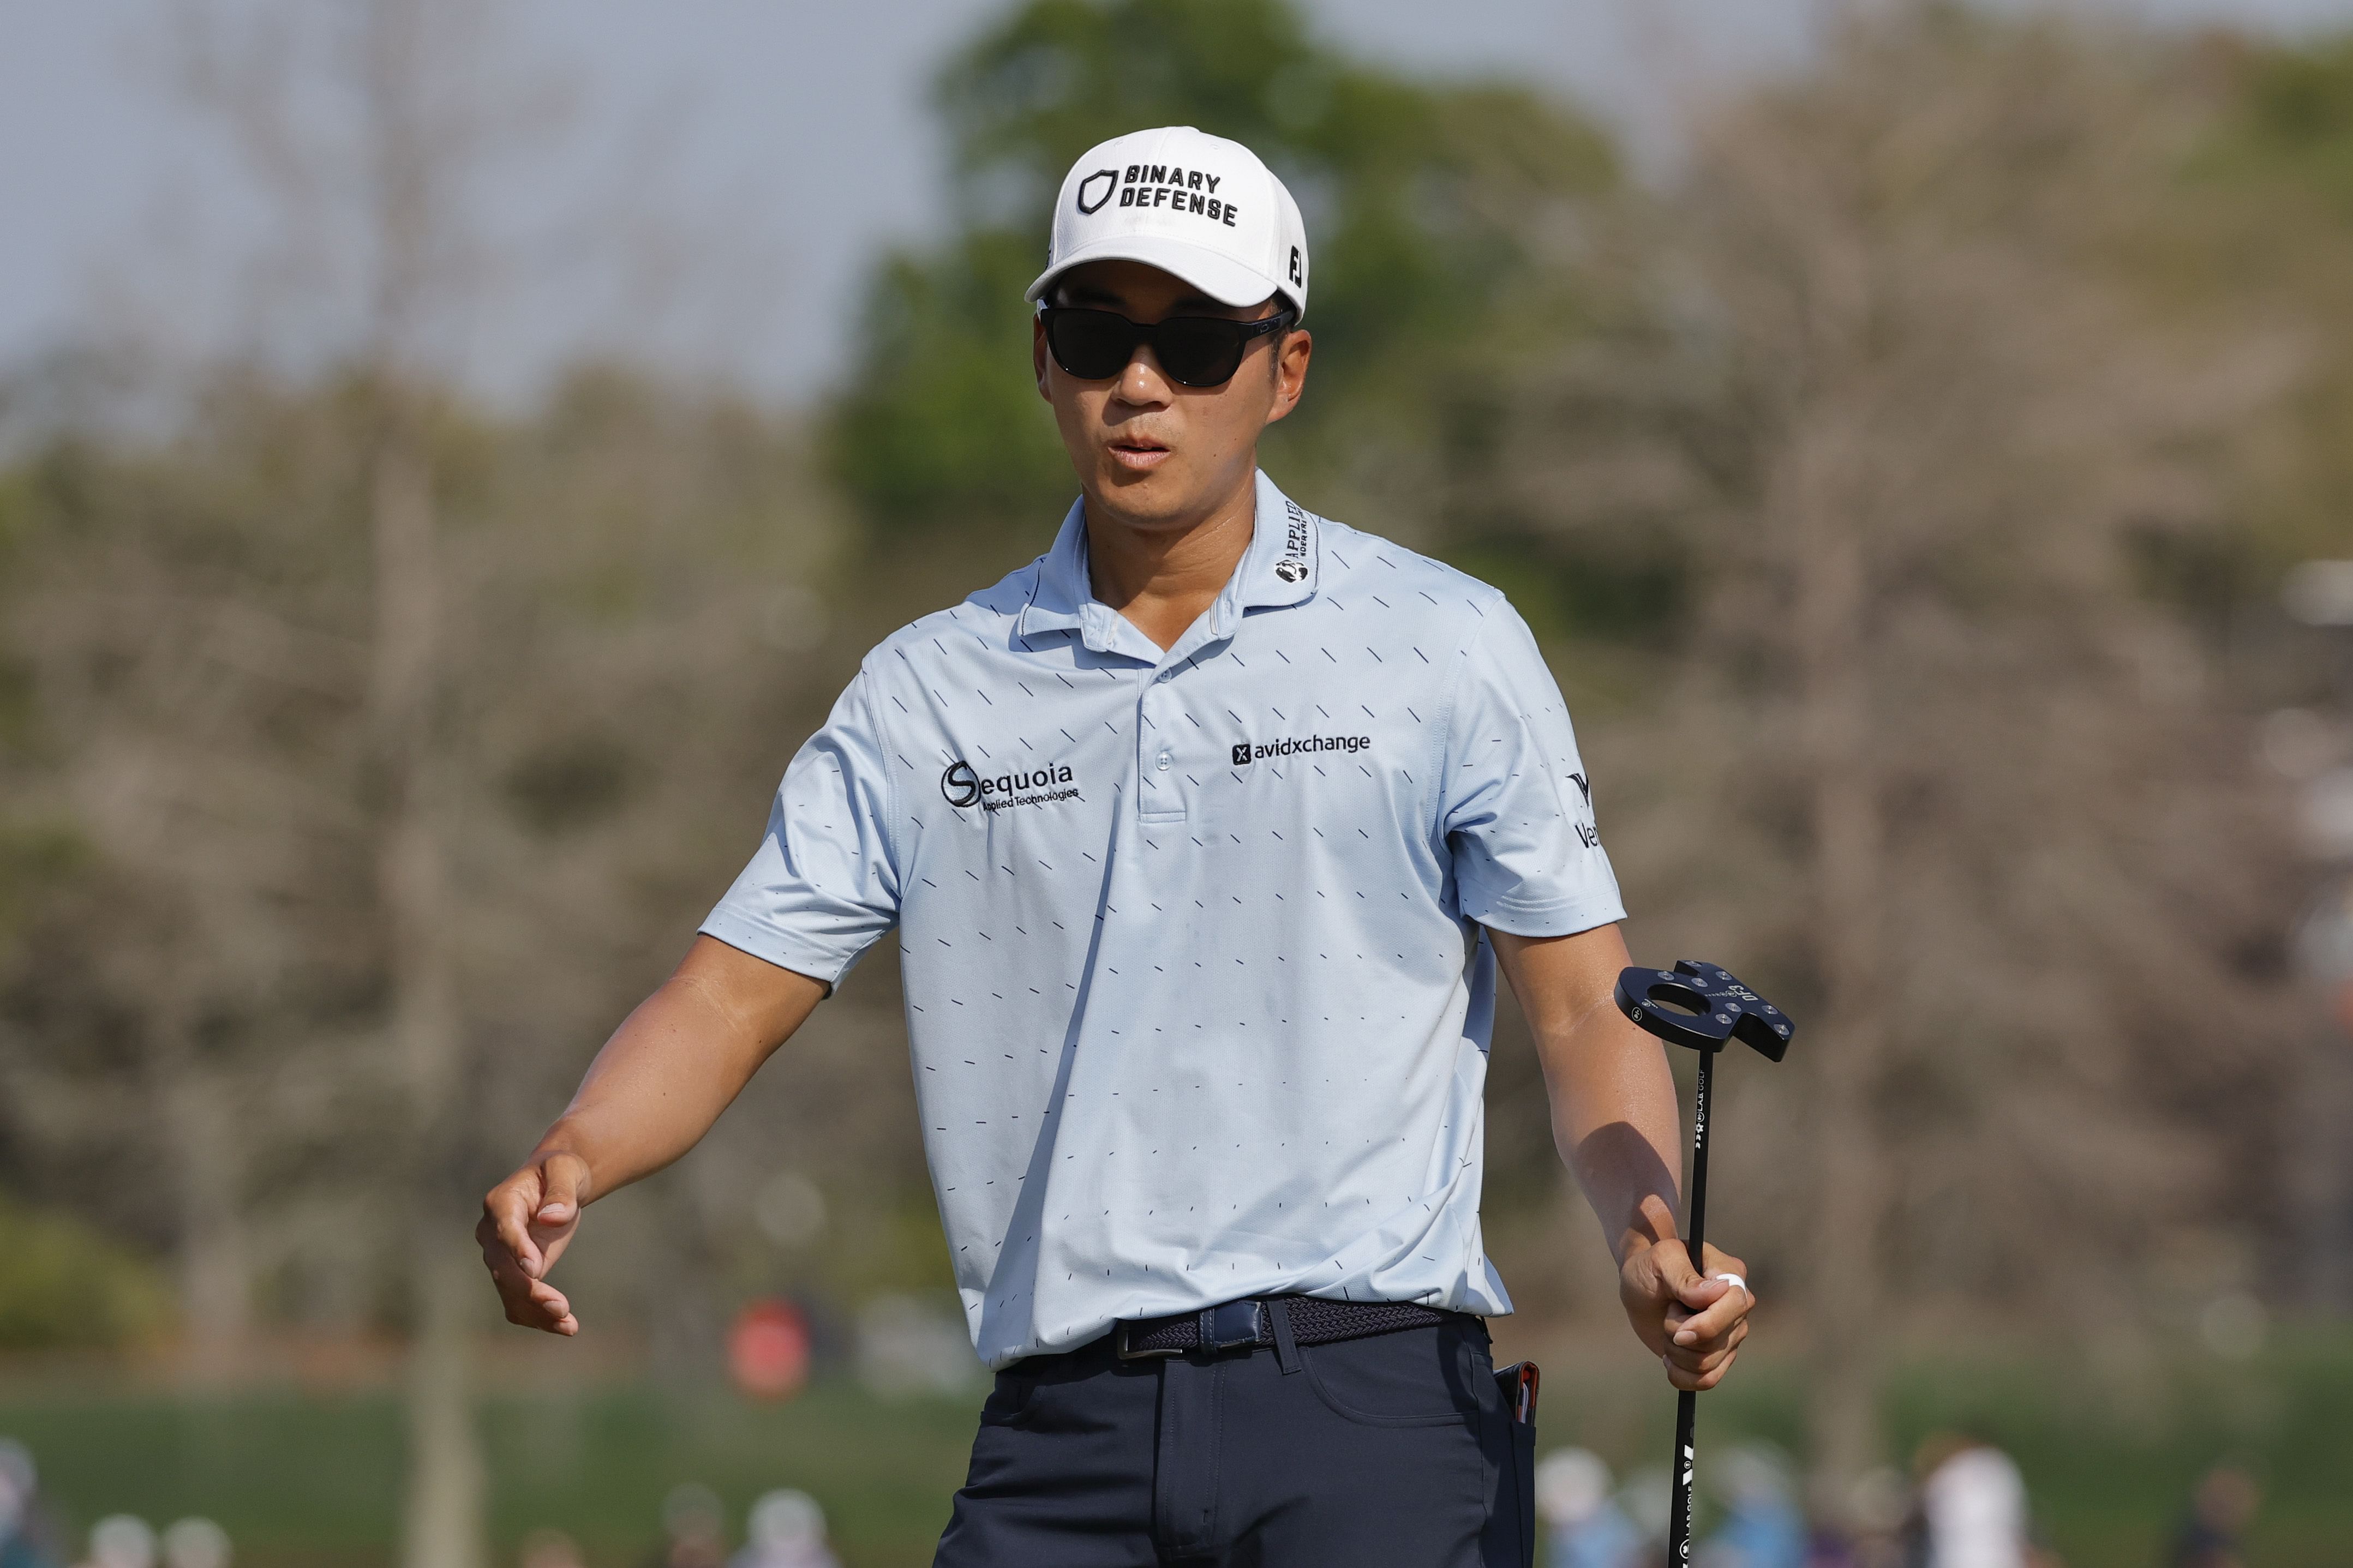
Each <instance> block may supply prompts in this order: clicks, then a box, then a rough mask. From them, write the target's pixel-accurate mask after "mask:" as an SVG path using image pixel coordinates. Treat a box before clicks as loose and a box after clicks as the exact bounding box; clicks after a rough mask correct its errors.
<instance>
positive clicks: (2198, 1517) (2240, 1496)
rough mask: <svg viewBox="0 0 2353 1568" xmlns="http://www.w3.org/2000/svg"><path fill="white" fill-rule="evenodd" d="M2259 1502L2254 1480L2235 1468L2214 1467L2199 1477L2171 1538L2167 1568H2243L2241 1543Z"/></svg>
mask: <svg viewBox="0 0 2353 1568" xmlns="http://www.w3.org/2000/svg"><path fill="white" fill-rule="evenodd" d="M2262 1502H2263V1489H2262V1488H2260V1487H2258V1486H2257V1485H2256V1484H2255V1479H2254V1477H2253V1476H2251V1475H2249V1474H2247V1472H2246V1471H2244V1470H2242V1469H2239V1468H2236V1467H2235V1466H2231V1465H2217V1466H2215V1467H2214V1468H2212V1469H2211V1470H2209V1471H2207V1472H2206V1473H2205V1474H2204V1475H2203V1476H2201V1477H2200V1478H2199V1480H2198V1486H2197V1489H2196V1490H2194V1491H2192V1492H2191V1493H2190V1495H2189V1518H2188V1519H2186V1520H2184V1521H2182V1523H2181V1533H2180V1534H2179V1535H2178V1536H2176V1537H2175V1538H2174V1542H2173V1555H2172V1556H2171V1557H2170V1558H2169V1559H2168V1563H2169V1564H2170V1568H2245V1562H2246V1559H2245V1558H2244V1556H2242V1553H2241V1551H2240V1546H2241V1542H2242V1538H2243V1537H2244V1536H2245V1534H2246V1530H2247V1525H2248V1522H2249V1521H2252V1520H2253V1518H2254V1517H2255V1510H2256V1508H2257V1507H2258V1506H2260V1505H2261V1503H2262Z"/></svg>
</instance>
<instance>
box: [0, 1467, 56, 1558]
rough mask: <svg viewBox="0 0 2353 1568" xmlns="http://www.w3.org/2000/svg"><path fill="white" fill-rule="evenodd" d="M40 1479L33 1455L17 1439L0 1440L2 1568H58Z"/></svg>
mask: <svg viewBox="0 0 2353 1568" xmlns="http://www.w3.org/2000/svg"><path fill="white" fill-rule="evenodd" d="M39 1479H40V1471H39V1470H38V1468H36V1467H35V1465H34V1464H33V1451H32V1450H31V1449H29V1448H27V1447H25V1445H24V1444H22V1443H19V1442H17V1441H16V1439H15V1438H14V1437H0V1568H55V1565H56V1563H57V1561H58V1559H57V1555H56V1553H54V1552H51V1551H50V1550H49V1549H48V1539H49V1538H48V1535H47V1531H45V1530H43V1529H42V1521H41V1514H40V1506H39V1502H40V1500H39V1498H38V1497H37V1486H38V1482H39Z"/></svg>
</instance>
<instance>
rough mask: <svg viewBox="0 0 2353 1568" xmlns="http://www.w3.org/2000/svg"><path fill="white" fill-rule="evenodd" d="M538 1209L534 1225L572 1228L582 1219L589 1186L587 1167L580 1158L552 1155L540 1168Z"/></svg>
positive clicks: (571, 1155) (534, 1215)
mask: <svg viewBox="0 0 2353 1568" xmlns="http://www.w3.org/2000/svg"><path fill="white" fill-rule="evenodd" d="M539 1181H540V1197H539V1207H538V1208H536V1209H535V1210H533V1212H532V1216H531V1217H532V1223H533V1224H534V1225H549V1226H555V1225H569V1224H571V1223H572V1222H573V1221H574V1220H575V1219H578V1218H579V1217H580V1205H581V1203H582V1201H583V1199H584V1196H585V1189H586V1187H587V1185H588V1163H587V1162H586V1161H585V1160H583V1159H582V1158H580V1156H579V1155H577V1154H565V1153H558V1154H550V1155H549V1156H548V1157H547V1158H546V1160H545V1161H543V1163H541V1165H540V1176H539Z"/></svg>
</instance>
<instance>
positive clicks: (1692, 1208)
mask: <svg viewBox="0 0 2353 1568" xmlns="http://www.w3.org/2000/svg"><path fill="white" fill-rule="evenodd" d="M1714 1087H1715V1052H1714V1051H1710V1050H1703V1051H1701V1052H1700V1054H1699V1089H1698V1090H1697V1092H1696V1093H1695V1094H1694V1096H1693V1098H1692V1171H1691V1188H1690V1193H1689V1196H1688V1197H1687V1198H1686V1200H1685V1202H1684V1205H1683V1207H1684V1210H1685V1215H1684V1219H1683V1248H1684V1250H1685V1251H1687V1252H1689V1253H1690V1254H1691V1260H1692V1267H1693V1268H1694V1269H1698V1270H1700V1271H1702V1273H1703V1274H1704V1271H1705V1270H1706V1268H1707V1264H1706V1261H1705V1253H1704V1250H1703V1247H1702V1245H1701V1242H1702V1238H1703V1237H1704V1236H1705V1234H1706V1231H1707V1123H1708V1096H1709V1092H1710V1091H1711V1090H1712V1089H1714ZM1698 1425H1699V1395H1698V1394H1696V1393H1694V1391H1692V1390H1690V1389H1685V1390H1683V1392H1681V1393H1680V1394H1676V1395H1675V1468H1674V1475H1675V1496H1674V1503H1673V1508H1672V1511H1671V1512H1670V1513H1669V1515H1668V1517H1667V1561H1668V1562H1669V1563H1672V1564H1673V1565H1674V1568H1689V1564H1690V1563H1691V1537H1692V1466H1693V1454H1692V1447H1693V1439H1694V1434H1695V1429H1696V1428H1697V1426H1698Z"/></svg>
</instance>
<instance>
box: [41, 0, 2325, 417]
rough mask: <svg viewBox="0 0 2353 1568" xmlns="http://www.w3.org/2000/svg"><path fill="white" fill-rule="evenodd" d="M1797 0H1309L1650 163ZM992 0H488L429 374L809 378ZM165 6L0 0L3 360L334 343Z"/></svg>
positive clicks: (1375, 46)
mask: <svg viewBox="0 0 2353 1568" xmlns="http://www.w3.org/2000/svg"><path fill="white" fill-rule="evenodd" d="M206 3H207V4H208V5H210V6H211V7H212V8H213V9H214V10H215V11H216V12H219V13H221V14H224V15H230V16H235V15H236V14H237V13H238V12H240V11H244V12H253V11H255V10H256V9H257V8H258V7H261V6H265V5H269V4H272V3H273V0H206ZM274 3H277V4H280V5H283V4H286V3H288V0H274ZM1822 3H1823V0H1449V3H1448V4H1446V5H1431V4H1430V3H1429V0H1303V4H1304V8H1305V10H1306V11H1307V13H1308V14H1309V16H1310V17H1311V19H1312V23H1313V25H1314V26H1315V27H1316V28H1317V29H1318V30H1319V31H1320V32H1321V33H1322V34H1323V35H1324V37H1325V38H1327V39H1328V40H1330V41H1332V42H1334V43H1335V44H1337V45H1339V46H1341V47H1344V48H1345V49H1347V50H1349V51H1351V52H1354V53H1356V54H1358V55H1361V56H1364V57H1366V58H1371V59H1374V60H1377V61H1384V62H1388V63H1391V64H1400V65H1405V66H1408V67H1409V68H1414V69H1417V70H1422V71H1430V72H1438V73H1443V74H1449V75H1471V74H1502V75H1507V76H1515V77H1520V78H1523V79H1534V80H1535V81H1537V82H1539V83H1540V84H1542V85H1545V86H1546V87H1548V88H1550V89H1555V90H1556V91H1559V92H1561V93H1563V94H1565V95H1567V96H1568V97H1570V98H1572V99H1573V100H1576V101H1577V102H1579V103H1581V104H1583V105H1584V106H1586V107H1587V108H1588V109H1589V110H1591V111H1592V112H1594V113H1596V114H1597V115H1599V117H1600V118H1602V119H1603V120H1605V121H1608V122H1609V123H1610V124H1611V125H1613V126H1614V127H1615V128H1617V129H1618V130H1619V132H1620V133H1621V135H1622V136H1624V137H1625V138H1626V139H1627V140H1628V141H1629V142H1630V143H1631V144H1632V145H1633V146H1634V147H1635V149H1636V151H1637V154H1638V157H1639V158H1641V159H1642V160H1645V161H1648V162H1650V163H1653V164H1657V163H1663V162H1665V161H1667V160H1669V159H1671V157H1672V126H1673V123H1674V121H1675V120H1676V117H1677V115H1678V113H1679V111H1680V110H1679V107H1678V106H1680V105H1684V104H1688V103H1690V102H1692V101H1694V100H1697V99H1699V98H1701V97H1704V95H1705V94H1706V93H1707V92H1708V91H1710V90H1712V89H1715V88H1716V87H1718V86H1721V85H1722V84H1724V83H1725V82H1728V81H1736V80H1737V79H1740V78H1741V77H1743V76H1744V75H1747V74H1752V73H1756V72H1759V71H1767V72H1769V71H1775V70H1781V69H1787V68H1790V67H1791V66H1793V65H1796V64H1798V63H1800V62H1802V60H1803V58H1804V56H1805V52H1806V48H1807V40H1808V38H1809V37H1810V28H1811V25H1812V18H1813V17H1814V16H1815V15H1816V13H1817V11H1818V9H1819V7H1820V5H1821V4H1822ZM2020 3H2023V0H2020ZM2110 3H2111V4H2112V5H2115V6H2116V8H2119V9H2123V10H2126V11H2129V12H2132V13H2135V14H2137V15H2140V16H2147V17H2149V18H2151V19H2154V20H2158V21H2160V22H2164V23H2167V24H2197V23H2201V22H2212V21H2222V22H2229V23H2232V24H2236V25H2239V26H2248V27H2252V28H2260V29H2266V30H2277V31H2295V30H2298V29H2311V28H2320V27H2327V26H2347V27H2353V0H2110ZM1003 4H1004V0H862V3H860V4H858V5H839V4H823V5H818V4H810V3H807V0H659V3H657V0H509V5H508V7H507V10H508V15H507V17H506V20H505V23H504V28H505V31H504V35H503V37H501V38H499V39H497V40H495V41H496V43H497V46H498V47H497V58H499V59H501V60H502V61H508V62H512V73H513V75H514V78H515V79H514V83H513V85H512V89H506V88H505V87H504V85H503V79H502V91H507V92H508V95H509V96H512V97H513V98H515V99H516V100H519V101H521V102H525V103H528V104H529V105H531V106H532V107H531V109H530V111H529V112H528V113H524V112H522V111H518V113H517V116H516V121H517V123H518V124H520V125H525V126H527V129H526V130H525V131H524V132H522V134H521V141H522V143H524V144H527V145H528V146H529V147H531V148H532V149H533V151H532V152H531V153H529V154H528V155H522V154H518V155H517V157H516V158H515V159H514V160H513V161H512V163H511V164H510V165H509V166H508V168H507V170H506V178H505V181H504V184H493V185H491V187H489V189H490V192H491V197H490V199H491V203H492V205H493V206H494V208H495V214H496V216H495V219H494V220H492V221H490V222H489V223H488V224H487V225H486V226H487V228H488V229H489V230H490V231H491V235H492V237H493V238H494V239H495V240H496V241H497V243H496V245H495V247H494V248H495V249H496V250H497V252H498V255H499V260H498V262H497V264H496V266H495V267H486V268H480V269H478V270H477V271H476V273H474V274H470V277H472V279H473V281H474V284H475V287H474V289H473V290H472V293H471V294H470V296H469V297H470V298H475V299H477V300H481V301H495V303H482V304H480V305H479V306H478V308H477V309H476V310H475V311H474V312H473V313H472V314H471V315H470V316H469V317H468V318H466V319H465V320H464V321H462V322H461V323H457V324H453V325H452V326H451V328H450V329H449V335H448V343H447V345H446V347H447V352H448V356H449V358H450V362H451V363H452V364H453V366H454V367H455V368H457V369H458V370H459V372H460V374H464V375H466V376H467V377H468V378H469V379H470V380H471V381H473V382H474V383H475V384H478V385H479V386H480V387H482V388H483V389H484V390H486V391H489V392H491V393H492V394H493V395H524V394H527V393H528V391H529V390H530V389H531V388H532V387H533V386H534V385H535V384H538V382H539V380H540V378H542V377H543V375H544V374H545V373H546V371H547V370H548V369H549V368H550V367H551V366H552V365H554V364H555V363H559V362H561V361H563V360H565V359H567V358H570V357H573V356H575V355H576V354H578V353H580V352H582V351H583V350H584V349H587V350H611V351H616V352H623V353H636V354H639V355H643V356H647V357H651V358H654V359H656V360H658V361H661V362H665V363H670V364H671V365H673V366H674V367H675V368H678V369H680V370H681V371H688V372H695V373H708V372H718V373H721V374H728V375H731V376H733V377H736V378H738V379H740V380H742V381H743V382H744V383H745V384H748V385H750V386H752V387H754V388H756V389H758V390H761V391H764V392H766V393H769V394H772V395H782V396H786V397H789V398H797V397H802V396H807V395H811V394H813V393H814V392H816V391H818V390H819V389H821V388H822V386H823V385H824V384H826V382H827V380H828V377H829V376H831V375H833V374H835V373H836V372H837V371H838V370H839V365H840V363H841V356H842V353H843V348H844V344H845V343H846V342H847V341H848V338H849V330H850V325H851V322H852V321H854V317H855V311H856V309H857V301H858V298H859V290H860V279H861V278H862V277H863V276H864V275H865V273H866V271H867V269H868V268H870V267H871V264H872V261H873V259H874V258H875V257H876V256H877V255H878V254H879V253H880V252H881V250H883V249H884V248H886V247H889V246H892V245H894V244H906V243H911V242H912V243H920V242H921V241H922V240H923V238H925V237H927V236H929V235H931V234H934V233H936V232H937V230H938V227H939V225H940V222H941V216H940V215H941V213H942V211H943V208H944V200H943V192H942V181H941V169H942V165H943V160H942V157H941V151H942V150H941V146H940V142H939V137H938V134H937V132H936V129H935V127H934V125H933V123H932V121H931V120H930V117H929V114H928V112H927V109H926V92H927V89H928V85H929V82H930V80H931V78H932V76H933V74H934V71H935V70H936V68H937V67H938V65H939V63H940V61H941V60H942V59H943V58H944V56H945V55H946V54H947V53H948V52H950V51H951V50H952V49H953V48H954V47H955V46H956V45H957V44H958V43H960V42H961V41H962V40H964V39H965V38H966V37H969V36H970V35H971V34H972V32H973V31H974V30H975V29H976V27H977V26H980V25H981V24H982V23H983V22H984V21H985V20H986V19H987V18H988V17H989V16H992V15H995V14H997V12H998V11H999V10H1000V9H1001V7H1002V5H1003ZM187 5H188V0H0V213H5V214H6V215H8V216H7V219H6V221H5V223H0V368H5V367H9V366H21V365H23V364H26V363H30V362H33V361H35V360H37V359H38V358H39V357H40V356H42V355H44V354H47V353H52V352H54V351H56V350H57V349H58V348H59V347H60V346H62V345H66V344H69V343H71V342H79V341H91V340H111V339H118V338H119V339H134V340H136V341H138V342H142V343H146V344H149V345H151V346H159V347H161V348H162V349H163V350H164V352H167V353H179V354H182V355H184V356H191V357H194V356H200V355H203V354H206V353H218V352H223V351H226V350H231V349H234V348H237V347H238V346H240V345H241V344H246V343H248V342H255V341H259V340H260V339H263V338H270V339H271V341H273V342H278V343H280V345H283V344H285V343H288V342H291V343H296V344H299V343H301V342H315V341H322V340H323V339H325V338H327V337H329V336H331V335H332V332H333V331H335V330H336V328H335V325H334V320H335V318H334V308H333V307H332V304H330V303H321V304H319V305H317V307H316V308H315V309H312V310H309V312H308V313H307V314H306V312H305V310H304V309H303V308H301V303H300V302H302V301H308V300H311V299H312V298H313V296H314V294H315V295H316V296H317V298H318V299H320V300H325V298H326V294H327V291H326V290H324V289H317V290H311V289H305V287H304V286H303V279H305V278H306V277H308V276H310V275H309V274H305V273H303V272H301V270H300V268H294V269H292V270H289V265H288V264H287V263H285V261H284V258H282V257H281V258H278V259H279V263H280V264H279V265H278V266H277V268H275V269H274V270H261V269H259V268H258V267H257V264H256V263H255V261H254V256H255V253H256V252H257V250H259V249H262V248H266V247H265V246H264V245H263V241H264V240H265V239H266V238H267V237H268V236H269V234H270V233H271V232H272V230H271V224H270V217H269V214H270V212H271V211H272V210H274V209H271V208H269V207H268V206H267V205H264V204H263V203H261V202H260V201H259V200H258V199H257V196H256V195H255V191H254V189H253V187H252V185H251V183H250V182H249V181H248V180H246V179H245V178H244V177H243V176H242V175H241V174H239V172H238V170H239V165H238V164H237V163H236V161H235V159H234V158H233V157H232V156H231V155H230V153H229V152H228V150H227V141H226V139H225V138H224V137H223V136H222V135H220V134H218V127H217V124H216V122H215V121H208V120H207V119H206V117H205V116H204V115H202V114H201V113H199V112H198V111H196V110H194V109H192V108H191V107H190V104H189V100H188V98H187V95H186V93H185V90H184V89H181V88H180V87H178V86H176V85H175V82H174V71H175V62H178V61H181V60H184V59H185V49H184V48H183V47H181V46H180V45H179V44H177V43H175V41H174V40H175V38H177V37H179V34H178V33H176V32H175V30H174V21H175V19H177V18H180V17H183V16H186V15H189V14H191V13H190V12H189V11H188V8H187ZM322 11H323V8H320V9H319V10H318V11H314V12H313V14H314V15H316V14H321V13H322ZM584 213H595V214H597V215H601V216H599V217H597V218H596V219H594V220H583V219H582V218H581V217H580V216H578V215H580V214H584ZM567 214H568V215H571V216H566V215H567ZM584 221H588V222H589V226H588V227H587V228H585V229H584V228H583V227H582V223H583V222H584ZM306 333H307V334H308V336H307V337H306V335H305V334H306ZM272 334H275V336H274V337H272Z"/></svg>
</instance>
